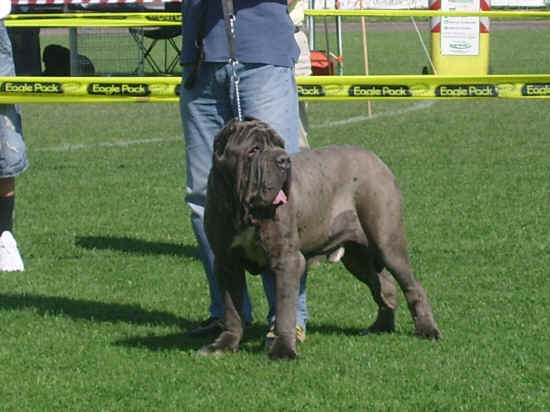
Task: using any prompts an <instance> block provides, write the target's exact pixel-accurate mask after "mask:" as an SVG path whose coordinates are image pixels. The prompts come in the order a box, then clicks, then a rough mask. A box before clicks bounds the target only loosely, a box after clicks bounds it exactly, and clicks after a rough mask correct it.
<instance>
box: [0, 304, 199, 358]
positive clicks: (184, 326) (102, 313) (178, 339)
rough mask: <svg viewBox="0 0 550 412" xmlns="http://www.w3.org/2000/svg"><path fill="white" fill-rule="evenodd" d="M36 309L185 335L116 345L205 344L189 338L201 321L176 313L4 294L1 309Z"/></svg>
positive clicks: (175, 346) (173, 346)
mask: <svg viewBox="0 0 550 412" xmlns="http://www.w3.org/2000/svg"><path fill="white" fill-rule="evenodd" d="M27 309H33V310H34V311H35V312H36V313H37V314H38V315H40V316H46V315H48V316H52V315H53V316H65V317H68V318H71V319H74V320H85V321H90V322H97V323H101V322H107V323H119V322H124V323H129V324H134V325H147V326H152V327H155V326H170V327H174V326H175V327H178V328H180V329H181V332H176V333H173V334H170V335H166V336H153V335H149V336H147V337H139V338H130V339H124V340H119V341H115V342H114V343H113V344H114V345H124V346H130V347H146V348H148V349H150V350H162V349H198V348H199V347H200V346H201V345H202V344H203V343H204V342H201V341H200V340H196V339H192V338H190V337H188V336H187V331H188V330H191V329H192V328H194V327H197V325H198V322H194V321H189V320H187V319H184V318H182V317H179V316H176V315H174V314H173V313H170V312H165V311H157V310H147V309H144V308H142V307H141V306H140V305H139V304H122V303H114V302H109V303H107V302H100V301H94V300H86V299H73V298H69V297H63V296H44V295H37V294H0V310H7V311H11V310H27Z"/></svg>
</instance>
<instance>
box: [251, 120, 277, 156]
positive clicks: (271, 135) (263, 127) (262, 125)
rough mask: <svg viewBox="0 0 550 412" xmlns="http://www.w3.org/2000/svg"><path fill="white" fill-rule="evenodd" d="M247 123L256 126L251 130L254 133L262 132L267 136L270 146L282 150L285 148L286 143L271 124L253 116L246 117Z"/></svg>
mask: <svg viewBox="0 0 550 412" xmlns="http://www.w3.org/2000/svg"><path fill="white" fill-rule="evenodd" d="M245 121H246V122H250V124H251V125H253V126H254V127H251V128H250V130H251V131H252V132H260V133H261V134H262V135H263V136H265V138H266V140H267V143H268V144H269V145H270V146H275V147H280V148H281V149H284V148H285V141H284V140H283V138H282V137H281V136H280V135H279V133H277V131H276V130H275V129H274V128H272V127H271V126H270V125H269V124H267V123H266V122H264V121H263V120H258V119H256V118H255V117H252V116H246V117H245Z"/></svg>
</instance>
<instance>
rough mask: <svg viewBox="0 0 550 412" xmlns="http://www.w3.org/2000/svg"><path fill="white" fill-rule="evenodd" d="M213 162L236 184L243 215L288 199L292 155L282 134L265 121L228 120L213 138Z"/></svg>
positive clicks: (262, 212) (236, 192) (234, 186)
mask: <svg viewBox="0 0 550 412" xmlns="http://www.w3.org/2000/svg"><path fill="white" fill-rule="evenodd" d="M213 164H214V168H216V169H217V170H218V171H220V172H221V173H222V174H223V175H224V179H225V180H226V182H228V184H230V185H232V186H233V190H234V193H235V195H236V197H237V199H238V201H239V203H240V204H241V206H242V207H243V208H244V211H245V216H244V218H247V217H248V215H251V216H254V215H255V214H257V213H260V214H265V212H266V210H262V209H275V208H276V207H277V206H279V205H281V204H283V203H286V201H287V197H288V194H289V187H288V184H289V182H290V157H289V155H288V153H287V152H286V151H285V150H284V142H283V140H282V139H281V137H280V136H279V135H278V134H277V132H275V130H273V129H272V128H271V127H269V126H268V125H267V124H266V123H264V122H261V121H259V120H246V121H243V122H237V121H231V122H229V123H228V124H227V125H226V126H225V127H224V129H223V130H222V131H221V132H220V133H219V134H218V135H217V136H216V138H215V140H214V159H213Z"/></svg>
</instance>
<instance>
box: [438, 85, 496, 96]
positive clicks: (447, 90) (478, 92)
mask: <svg viewBox="0 0 550 412" xmlns="http://www.w3.org/2000/svg"><path fill="white" fill-rule="evenodd" d="M435 95H436V96H438V97H498V92H497V87H496V86H495V85H493V84H475V85H441V86H437V87H436V88H435Z"/></svg>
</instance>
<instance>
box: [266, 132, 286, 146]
mask: <svg viewBox="0 0 550 412" xmlns="http://www.w3.org/2000/svg"><path fill="white" fill-rule="evenodd" d="M267 136H268V138H269V143H270V144H272V145H273V146H276V147H280V148H281V149H284V148H285V141H284V140H283V138H282V137H281V136H279V133H277V132H276V131H275V129H273V128H272V127H269V126H268V128H267Z"/></svg>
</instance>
